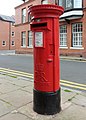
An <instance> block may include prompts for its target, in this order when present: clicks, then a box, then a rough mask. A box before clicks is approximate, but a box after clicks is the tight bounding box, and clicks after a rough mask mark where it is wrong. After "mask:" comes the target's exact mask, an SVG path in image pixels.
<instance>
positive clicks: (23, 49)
mask: <svg viewBox="0 0 86 120" xmlns="http://www.w3.org/2000/svg"><path fill="white" fill-rule="evenodd" d="M37 4H41V0H31V1H30V2H26V3H24V4H22V5H20V6H18V7H16V8H15V13H16V16H15V18H16V28H15V29H16V30H15V31H16V32H15V37H16V38H15V40H16V53H32V52H33V48H28V31H29V30H30V25H29V23H28V7H29V6H30V5H37ZM23 8H26V10H27V13H26V23H24V24H22V14H21V13H22V9H23ZM23 31H26V47H21V32H23Z"/></svg>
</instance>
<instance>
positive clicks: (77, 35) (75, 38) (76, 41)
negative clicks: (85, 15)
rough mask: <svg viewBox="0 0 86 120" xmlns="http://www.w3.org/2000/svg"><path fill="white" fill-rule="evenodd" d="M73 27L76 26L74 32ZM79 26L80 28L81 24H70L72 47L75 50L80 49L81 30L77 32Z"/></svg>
mask: <svg viewBox="0 0 86 120" xmlns="http://www.w3.org/2000/svg"><path fill="white" fill-rule="evenodd" d="M74 25H76V29H75V30H76V31H75V30H74V28H73V27H74ZM80 25H81V27H82V23H75V24H72V47H76V48H81V47H82V28H81V31H78V29H79V26H80Z"/></svg>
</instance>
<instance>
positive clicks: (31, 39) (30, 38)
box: [28, 31, 33, 47]
mask: <svg viewBox="0 0 86 120" xmlns="http://www.w3.org/2000/svg"><path fill="white" fill-rule="evenodd" d="M28 46H29V47H33V32H32V31H28Z"/></svg>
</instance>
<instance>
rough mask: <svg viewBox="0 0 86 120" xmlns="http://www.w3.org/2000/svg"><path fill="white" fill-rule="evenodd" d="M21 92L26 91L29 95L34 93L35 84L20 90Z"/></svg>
mask: <svg viewBox="0 0 86 120" xmlns="http://www.w3.org/2000/svg"><path fill="white" fill-rule="evenodd" d="M20 89H21V90H24V91H27V92H29V93H33V84H32V85H29V86H27V87H22V88H20Z"/></svg>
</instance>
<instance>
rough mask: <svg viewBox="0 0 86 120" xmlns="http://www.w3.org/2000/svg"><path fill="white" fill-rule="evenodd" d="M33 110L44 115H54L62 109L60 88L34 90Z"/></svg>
mask: <svg viewBox="0 0 86 120" xmlns="http://www.w3.org/2000/svg"><path fill="white" fill-rule="evenodd" d="M33 92H34V93H33V95H34V96H33V110H34V111H35V112H37V113H39V114H43V115H45V114H46V115H54V114H56V113H59V112H60V111H61V105H60V89H59V90H58V91H56V92H40V91H37V90H35V89H34V90H33Z"/></svg>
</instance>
